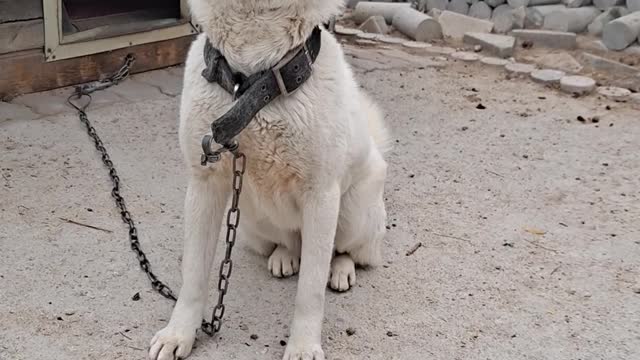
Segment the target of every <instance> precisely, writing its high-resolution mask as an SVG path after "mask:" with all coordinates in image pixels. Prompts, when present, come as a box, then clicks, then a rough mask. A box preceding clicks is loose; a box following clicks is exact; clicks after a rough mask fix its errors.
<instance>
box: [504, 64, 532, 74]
mask: <svg viewBox="0 0 640 360" xmlns="http://www.w3.org/2000/svg"><path fill="white" fill-rule="evenodd" d="M504 68H505V70H507V72H508V73H509V75H510V76H512V77H513V76H515V77H521V76H528V75H529V74H531V73H532V72H534V71H536V67H535V66H534V65H531V64H523V63H517V62H514V63H508V64H507V65H505V67H504Z"/></svg>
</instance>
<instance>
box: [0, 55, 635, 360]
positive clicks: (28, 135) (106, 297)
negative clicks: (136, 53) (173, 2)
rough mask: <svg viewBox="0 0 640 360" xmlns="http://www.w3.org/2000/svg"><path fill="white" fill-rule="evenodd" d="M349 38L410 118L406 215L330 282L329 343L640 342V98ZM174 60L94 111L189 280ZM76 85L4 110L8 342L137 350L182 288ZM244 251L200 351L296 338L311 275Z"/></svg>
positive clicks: (546, 352) (3, 280)
mask: <svg viewBox="0 0 640 360" xmlns="http://www.w3.org/2000/svg"><path fill="white" fill-rule="evenodd" d="M348 50H349V53H350V54H351V55H352V56H350V60H351V61H352V63H353V64H354V66H355V69H356V72H357V77H358V79H359V81H360V82H361V83H362V85H363V87H364V88H365V89H366V90H368V91H369V92H370V93H371V94H372V95H373V97H374V98H375V99H377V101H378V102H379V103H380V104H381V106H382V107H383V108H384V109H385V110H386V112H387V116H386V118H387V121H388V123H389V125H390V127H391V129H392V131H393V133H394V140H395V147H394V149H393V151H392V152H391V153H390V155H389V157H388V160H389V164H390V172H389V178H388V183H387V193H386V194H387V195H386V196H387V198H386V202H387V206H388V212H389V227H390V230H389V232H388V236H387V237H386V241H385V261H386V263H385V265H384V266H382V267H380V268H377V269H372V270H367V271H360V272H359V273H358V285H357V286H356V287H355V288H354V289H353V290H352V291H350V292H349V293H346V294H336V293H332V292H329V293H328V296H327V308H326V320H325V324H324V339H323V341H324V349H325V352H326V353H327V356H328V358H329V359H332V360H338V359H342V360H346V359H403V360H404V359H406V360H413V359H416V360H418V359H442V360H452V359H553V360H561V359H572V360H577V359H607V360H613V359H626V360H630V359H638V358H640V224H639V222H638V219H640V199H639V198H638V197H639V192H638V188H639V187H640V155H639V154H640V153H639V152H638V144H640V115H639V114H640V112H639V111H638V109H633V108H632V107H631V105H630V104H620V103H614V102H611V101H608V100H604V99H599V98H597V97H595V96H591V97H587V98H582V99H575V98H572V97H571V96H568V95H565V94H561V93H559V92H557V91H555V90H552V89H546V88H544V87H542V86H541V85H538V84H534V83H531V82H530V81H528V80H518V79H511V80H507V79H506V77H505V74H504V73H503V72H502V71H501V70H499V69H492V68H487V67H482V66H481V65H479V64H462V63H455V62H453V61H450V60H445V59H443V58H438V57H437V56H436V57H428V56H426V55H424V54H422V55H419V54H420V53H419V52H414V54H416V55H414V56H410V55H407V54H404V53H403V52H402V49H401V48H400V47H398V46H390V47H389V49H387V50H384V49H382V50H376V49H375V48H370V49H366V50H363V49H358V48H355V47H349V48H348ZM179 74H180V69H170V70H163V71H156V72H153V73H147V74H141V75H138V76H134V77H133V78H132V79H130V80H127V82H125V83H123V84H121V85H119V86H118V87H117V88H114V89H112V90H109V91H107V92H103V93H102V94H98V95H96V98H97V99H96V102H97V104H96V106H94V107H92V108H91V109H90V111H89V117H90V118H91V119H92V120H93V121H94V123H95V125H96V127H97V129H98V131H99V133H100V134H101V136H102V137H103V139H104V142H105V144H106V145H107V147H108V148H109V150H110V152H111V156H112V158H113V160H114V162H115V163H116V166H117V168H118V170H119V172H120V174H121V177H122V180H123V193H124V195H125V196H126V198H127V200H128V202H129V207H130V210H131V211H132V213H133V215H134V218H135V220H136V222H137V223H138V224H139V225H138V226H139V230H140V234H141V242H142V245H143V247H144V249H146V250H147V252H148V254H149V257H150V259H151V261H152V263H153V268H154V270H155V271H156V272H157V273H158V274H159V276H160V277H161V278H162V279H164V280H166V282H168V283H169V284H171V285H172V286H173V287H178V286H179V284H180V275H179V262H180V253H181V242H182V201H183V196H184V192H185V185H186V184H185V179H184V178H183V177H182V176H181V173H182V169H183V165H182V161H181V155H180V152H179V149H178V143H177V113H178V101H179V96H176V95H177V94H178V93H179V83H180V78H179V76H178V75H179ZM176 89H177V91H176ZM68 91H69V90H68V89H66V90H64V91H53V92H49V93H43V94H36V95H29V96H27V97H23V98H21V99H17V100H16V101H15V102H16V103H21V102H22V103H25V104H31V105H29V107H25V106H22V105H11V106H14V108H11V109H13V110H11V109H10V110H11V111H13V113H14V114H18V115H15V116H13V120H7V118H9V117H10V116H9V117H7V116H5V118H4V121H3V119H0V142H1V143H0V149H1V150H0V151H1V154H2V155H1V158H0V165H1V166H0V168H1V174H2V178H0V249H1V253H2V256H1V257H0V324H1V326H0V358H1V359H3V360H5V359H7V360H18V359H28V360H39V359H57V360H67V359H69V360H78V359H143V358H145V356H146V348H147V344H148V342H149V340H150V338H151V337H152V335H153V334H154V333H155V332H156V331H157V330H159V329H160V328H162V327H163V326H164V325H165V324H166V322H167V319H168V318H169V316H170V313H171V308H172V303H171V302H169V301H167V300H165V299H164V298H161V297H160V296H159V295H158V294H156V293H154V292H153V291H152V290H150V287H149V284H148V282H147V279H146V277H145V276H144V274H143V273H142V272H141V271H140V269H139V267H138V264H137V262H136V259H135V256H134V255H133V254H132V253H131V252H130V250H129V247H128V243H127V237H126V235H127V233H126V229H125V228H124V226H123V224H122V223H121V221H120V219H119V215H118V213H117V211H116V209H115V207H114V204H113V201H112V199H111V198H110V195H109V190H110V183H109V180H108V178H107V173H106V171H105V169H104V168H103V166H102V164H101V163H100V159H99V157H98V155H97V153H96V152H95V150H94V148H93V145H92V143H91V142H90V140H89V138H88V137H87V134H86V133H85V130H84V128H83V127H82V125H81V124H80V123H79V121H78V119H77V117H76V115H75V114H74V113H73V112H72V111H71V110H70V109H68V108H65V107H61V106H59V105H56V104H61V103H62V101H63V97H62V96H63V94H65V93H66V92H68ZM480 103H482V104H483V105H484V107H486V109H478V108H477V107H478V104H480ZM34 104H35V105H34ZM47 104H49V105H47ZM3 106H4V108H5V110H6V109H7V108H8V107H9V106H10V105H8V104H3ZM607 106H609V107H610V110H607ZM5 113H6V111H5ZM43 114H51V115H43ZM578 116H583V117H584V118H585V119H587V121H586V122H580V121H578V120H576V119H577V117H578ZM594 116H596V117H597V119H598V120H599V121H598V122H597V123H593V122H591V120H590V119H591V118H593V117H594ZM61 218H62V219H71V220H74V221H78V222H82V223H86V224H91V225H93V226H97V227H100V228H103V229H106V230H108V232H107V231H101V230H94V229H90V228H86V227H82V226H78V225H74V224H70V223H67V222H65V221H63V220H61ZM417 243H422V247H421V248H419V249H417V251H415V253H413V254H412V255H410V256H407V251H409V250H410V249H412V248H413V247H414V246H415V245H416V244H417ZM218 254H220V252H219V253H218ZM234 257H235V259H236V262H235V266H234V274H233V280H232V284H231V290H230V294H229V295H228V296H227V299H228V300H227V301H228V308H227V316H226V321H225V323H224V328H223V331H222V334H221V335H220V336H219V337H217V338H214V339H211V338H209V337H207V336H206V335H205V336H202V335H200V336H199V340H198V342H197V348H196V349H195V350H194V352H193V354H192V356H191V357H190V359H194V360H195V359H241V360H249V359H280V358H281V356H282V354H283V351H284V346H282V344H281V342H282V341H286V339H287V336H288V324H289V323H290V320H291V316H292V313H293V308H292V305H293V301H294V294H295V286H296V279H295V278H293V279H287V280H277V279H273V278H272V277H271V276H270V275H269V274H268V273H267V270H266V259H264V258H261V257H259V256H257V255H254V254H252V253H251V252H249V251H248V250H247V249H246V248H244V247H243V246H242V245H240V246H239V247H238V248H237V250H236V252H235V253H234ZM136 293H139V294H140V299H139V300H138V301H133V300H132V297H133V296H134V294H136ZM210 293H211V299H213V296H214V295H215V292H214V290H213V287H212V290H211V292H210ZM348 328H352V329H353V330H355V333H354V334H352V335H348V334H347V331H346V330H347V329H348ZM254 334H255V335H257V336H258V338H257V340H252V339H251V338H250V337H251V335H254Z"/></svg>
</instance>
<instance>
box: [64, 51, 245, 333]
mask: <svg viewBox="0 0 640 360" xmlns="http://www.w3.org/2000/svg"><path fill="white" fill-rule="evenodd" d="M134 61H135V58H134V57H133V56H132V55H127V56H126V58H125V61H124V64H123V65H122V67H121V68H120V69H119V70H118V71H117V72H116V73H114V74H113V75H111V76H109V77H107V78H105V79H103V80H100V81H96V82H95V83H91V84H87V85H83V86H78V87H76V88H75V91H74V93H73V94H72V95H71V96H69V98H68V99H67V102H68V103H69V104H70V105H71V106H72V107H73V108H75V109H76V110H77V111H78V117H79V118H80V121H81V122H82V123H83V124H84V125H85V127H86V128H87V133H88V134H89V136H90V137H91V139H93V142H94V145H95V147H96V149H97V150H98V152H100V154H101V158H102V163H103V164H104V165H105V166H106V167H107V169H108V170H109V177H110V178H111V183H112V189H111V196H112V197H113V199H114V200H115V203H116V206H117V207H118V209H119V210H120V217H121V219H122V221H123V222H124V223H125V224H126V225H127V226H128V228H129V244H130V246H131V250H132V251H133V252H134V253H135V255H136V258H137V259H138V262H139V263H140V268H142V271H144V273H145V274H146V275H147V277H148V278H149V280H150V281H151V286H152V287H153V289H155V290H156V291H157V292H158V293H159V294H160V295H162V296H163V297H165V298H167V299H171V300H173V301H174V302H175V301H177V299H178V298H177V296H176V295H175V293H174V292H173V291H172V290H171V288H169V286H167V285H166V284H165V283H163V282H162V281H161V280H159V279H158V277H157V276H156V274H155V273H154V272H153V271H152V270H151V263H150V262H149V259H148V258H147V255H146V254H145V252H144V251H143V250H142V248H141V246H140V241H139V238H138V229H137V228H136V225H135V222H134V220H133V217H132V216H131V213H130V212H129V210H128V209H127V205H126V202H125V200H124V198H123V197H122V195H121V194H120V183H121V180H120V177H119V176H118V172H117V171H116V169H115V166H114V164H113V161H112V160H111V158H110V156H109V153H108V152H107V149H106V148H105V146H104V143H103V142H102V139H100V136H99V135H98V133H97V131H96V129H95V127H93V125H92V123H91V121H89V118H88V117H87V113H86V110H87V108H88V107H89V105H90V104H91V93H93V92H96V91H99V90H104V89H107V88H109V87H111V86H114V85H117V84H118V83H119V82H121V81H123V80H125V79H126V78H127V77H128V76H129V74H130V70H131V66H132V65H133V63H134ZM85 98H86V100H85V103H84V104H83V105H80V104H79V103H80V102H81V101H82V100H83V99H85ZM74 101H75V102H74ZM226 150H228V151H229V152H231V153H232V154H233V185H232V186H233V197H232V202H231V207H230V208H229V211H228V213H227V235H226V239H225V243H226V252H225V256H224V259H223V260H222V263H221V264H220V271H219V280H218V303H217V305H216V306H215V307H214V309H213V313H212V316H211V322H207V321H206V320H204V319H203V320H202V324H201V330H202V331H203V332H204V333H206V334H207V335H209V336H213V335H214V334H216V333H217V332H219V331H220V328H221V326H222V318H223V316H224V312H225V305H224V297H225V295H226V294H227V291H228V289H229V279H230V277H231V271H232V269H233V261H232V260H231V252H232V249H233V246H234V245H235V241H236V232H237V229H238V224H239V222H240V209H239V208H238V205H239V201H240V193H241V192H242V177H243V175H244V172H245V165H246V157H245V156H244V154H242V153H241V152H240V151H238V144H237V143H233V144H232V145H231V146H229V147H227V148H226Z"/></svg>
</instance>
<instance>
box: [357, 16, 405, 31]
mask: <svg viewBox="0 0 640 360" xmlns="http://www.w3.org/2000/svg"><path fill="white" fill-rule="evenodd" d="M414 11H415V10H414ZM359 29H360V30H361V31H364V32H367V33H372V34H386V33H388V32H389V26H388V25H387V22H386V20H385V19H384V17H382V16H380V15H376V16H372V17H370V18H368V19H367V20H366V21H365V22H363V23H362V24H361V25H360V28H359Z"/></svg>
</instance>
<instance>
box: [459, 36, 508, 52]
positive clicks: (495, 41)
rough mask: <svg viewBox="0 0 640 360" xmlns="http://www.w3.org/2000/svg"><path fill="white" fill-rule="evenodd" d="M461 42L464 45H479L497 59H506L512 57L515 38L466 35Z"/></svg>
mask: <svg viewBox="0 0 640 360" xmlns="http://www.w3.org/2000/svg"><path fill="white" fill-rule="evenodd" d="M463 42H464V43H465V44H471V45H480V46H482V49H483V50H486V51H488V52H489V53H491V54H494V55H496V56H498V57H502V58H508V57H510V56H511V55H513V48H514V46H515V43H516V38H514V37H513V36H506V35H495V34H485V33H466V34H464V38H463Z"/></svg>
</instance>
